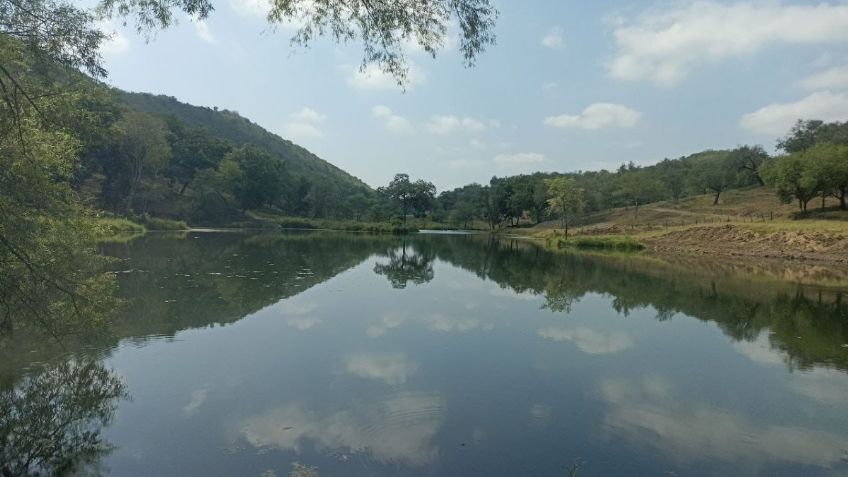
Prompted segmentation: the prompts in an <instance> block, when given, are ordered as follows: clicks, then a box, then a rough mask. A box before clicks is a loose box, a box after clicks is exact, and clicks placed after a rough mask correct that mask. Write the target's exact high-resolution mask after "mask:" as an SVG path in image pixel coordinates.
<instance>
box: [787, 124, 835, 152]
mask: <svg viewBox="0 0 848 477" xmlns="http://www.w3.org/2000/svg"><path fill="white" fill-rule="evenodd" d="M821 143H829V144H838V145H848V121H846V122H842V123H840V122H832V123H825V122H824V121H821V120H817V119H813V120H807V121H804V120H801V119H799V120H798V122H796V123H795V125H794V126H793V127H792V129H791V130H790V131H789V133H788V134H787V135H786V136H785V137H783V138H782V139H780V140H779V141H778V142H777V148H778V149H782V150H783V151H785V152H787V153H794V152H804V151H806V150H807V149H809V148H811V147H813V146H815V145H816V144H821Z"/></svg>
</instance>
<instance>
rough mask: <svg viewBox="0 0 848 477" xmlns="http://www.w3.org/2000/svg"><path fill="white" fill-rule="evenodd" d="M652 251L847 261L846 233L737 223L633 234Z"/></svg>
mask: <svg viewBox="0 0 848 477" xmlns="http://www.w3.org/2000/svg"><path fill="white" fill-rule="evenodd" d="M636 238H637V239H638V240H640V241H641V242H642V243H644V244H645V245H646V246H647V248H648V250H650V251H653V252H655V253H665V252H673V253H690V254H701V255H717V256H735V257H762V258H780V259H790V260H811V261H825V262H835V263H846V262H848V232H846V231H842V230H837V229H831V230H827V229H825V228H824V227H820V228H817V227H815V226H811V227H808V228H803V229H800V228H798V229H795V228H787V229H781V228H778V227H752V226H746V225H737V224H725V225H703V226H691V227H687V228H683V229H679V230H669V231H665V232H655V233H650V234H645V235H643V236H636Z"/></svg>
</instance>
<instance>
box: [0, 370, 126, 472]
mask: <svg viewBox="0 0 848 477" xmlns="http://www.w3.org/2000/svg"><path fill="white" fill-rule="evenodd" d="M125 398H127V392H126V386H125V385H124V384H123V383H122V382H121V381H120V380H119V379H118V378H116V377H115V376H114V375H113V374H112V373H111V372H110V371H109V370H107V369H106V368H104V367H103V365H102V364H99V363H95V362H74V361H71V362H67V363H63V364H60V365H58V366H55V367H49V368H47V369H45V370H43V371H41V372H40V373H38V374H36V375H34V376H28V377H25V378H24V379H22V380H21V382H19V383H18V384H17V386H16V387H15V388H14V389H9V390H3V391H0V462H2V469H3V474H4V475H16V476H33V477H34V476H39V475H73V474H76V473H78V472H80V471H81V470H82V469H83V467H84V466H85V465H86V464H90V463H92V462H96V461H97V460H98V458H99V457H100V456H102V455H104V454H107V453H108V452H109V450H110V446H109V444H108V443H107V442H106V441H104V440H103V438H102V437H101V436H100V431H101V429H102V428H103V426H105V425H107V424H109V422H110V421H111V420H112V418H113V416H114V414H115V408H116V406H117V403H118V401H120V400H121V399H125Z"/></svg>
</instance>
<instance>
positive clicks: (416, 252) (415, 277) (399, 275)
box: [374, 239, 435, 288]
mask: <svg viewBox="0 0 848 477" xmlns="http://www.w3.org/2000/svg"><path fill="white" fill-rule="evenodd" d="M423 243H426V242H423ZM423 243H422V244H423ZM388 259H389V262H388V263H378V264H376V265H374V273H376V274H377V275H385V276H386V278H388V279H389V282H391V284H392V287H393V288H406V286H407V284H409V283H410V282H411V283H413V284H415V285H421V284H422V283H427V282H429V281H430V280H432V279H433V277H434V272H433V260H434V259H435V251H434V250H432V249H431V248H430V247H427V246H419V247H417V248H412V246H411V245H410V244H409V243H407V240H405V239H404V240H403V242H402V243H401V245H400V247H399V248H395V247H392V248H391V249H389V252H388Z"/></svg>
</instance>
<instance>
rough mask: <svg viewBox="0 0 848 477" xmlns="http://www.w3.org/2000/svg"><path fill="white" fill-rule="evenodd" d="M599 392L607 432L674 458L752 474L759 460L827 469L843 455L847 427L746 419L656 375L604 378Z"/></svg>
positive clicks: (758, 467)
mask: <svg viewBox="0 0 848 477" xmlns="http://www.w3.org/2000/svg"><path fill="white" fill-rule="evenodd" d="M600 396H601V398H602V399H603V400H604V401H605V402H606V404H607V406H608V411H607V413H606V416H605V417H604V423H605V425H606V427H607V428H608V429H609V430H610V432H612V433H615V434H617V435H620V436H623V437H626V438H627V439H629V441H630V442H631V443H637V444H639V445H650V446H653V447H654V448H655V449H656V450H659V451H661V452H663V453H665V454H667V456H668V457H669V458H671V459H674V460H677V461H678V462H679V463H681V464H682V463H685V462H692V461H698V460H701V459H707V460H719V461H723V462H730V463H733V464H734V465H735V466H736V469H737V471H736V472H737V473H738V474H757V473H759V470H761V468H762V467H763V466H764V464H766V463H769V464H770V465H774V463H775V462H791V463H793V464H802V465H811V466H820V467H824V468H831V467H833V466H834V465H836V464H840V463H844V462H845V460H846V459H848V432H833V431H829V430H824V429H815V428H812V429H811V428H806V427H801V426H793V425H786V424H784V425H772V424H763V423H757V422H752V420H751V419H750V418H749V417H747V416H745V415H743V414H741V413H738V412H731V411H727V410H723V409H720V408H716V407H715V406H712V405H710V404H709V403H705V402H691V401H690V400H688V399H687V397H686V396H683V395H679V394H678V393H677V392H676V390H675V387H674V385H672V384H671V383H670V382H668V381H667V380H665V379H664V378H662V377H659V376H651V377H646V378H643V379H606V380H602V381H601V383H600Z"/></svg>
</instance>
